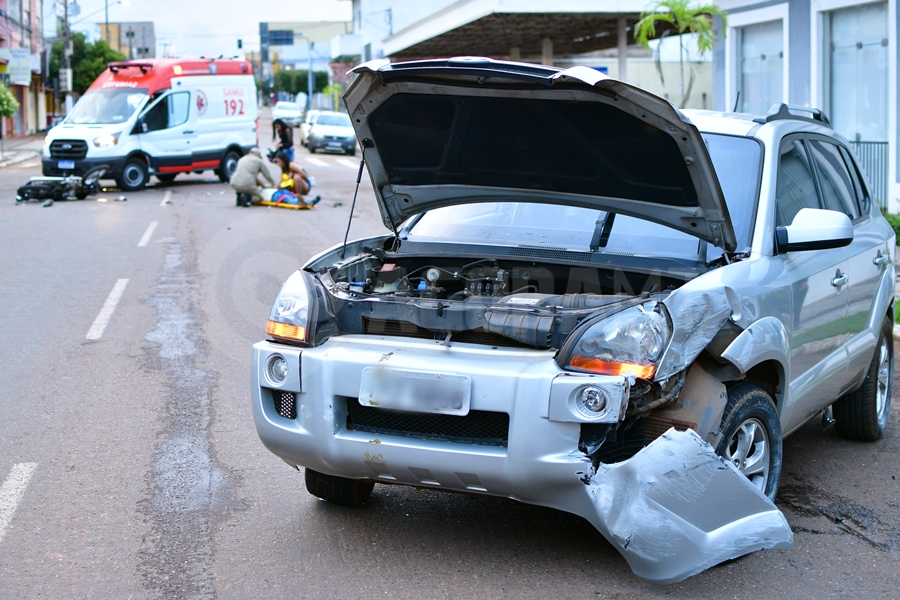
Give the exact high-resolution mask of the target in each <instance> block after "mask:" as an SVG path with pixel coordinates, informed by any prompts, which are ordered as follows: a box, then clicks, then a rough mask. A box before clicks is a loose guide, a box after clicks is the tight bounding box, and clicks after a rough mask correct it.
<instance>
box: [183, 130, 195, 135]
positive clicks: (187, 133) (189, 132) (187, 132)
mask: <svg viewBox="0 0 900 600" xmlns="http://www.w3.org/2000/svg"><path fill="white" fill-rule="evenodd" d="M181 133H183V134H184V135H189V134H191V133H194V130H193V129H189V130H187V131H182V132H181Z"/></svg>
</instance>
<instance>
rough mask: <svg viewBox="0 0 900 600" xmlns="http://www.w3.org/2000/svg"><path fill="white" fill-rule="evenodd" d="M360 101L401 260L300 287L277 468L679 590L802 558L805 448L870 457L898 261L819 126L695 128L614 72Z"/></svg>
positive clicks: (377, 252)
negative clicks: (586, 556)
mask: <svg viewBox="0 0 900 600" xmlns="http://www.w3.org/2000/svg"><path fill="white" fill-rule="evenodd" d="M355 72H356V75H357V78H356V80H355V81H354V83H353V84H352V85H351V86H350V88H349V89H348V90H347V92H346V94H345V102H346V105H347V107H348V109H349V112H350V115H351V116H352V121H353V126H354V128H355V129H356V132H357V135H358V138H359V140H360V144H361V146H362V147H364V148H365V149H366V154H365V159H366V163H367V165H368V173H369V176H370V178H371V181H372V185H373V189H374V192H375V196H376V198H377V201H378V205H379V209H380V212H381V215H382V218H383V220H384V224H385V226H386V228H387V230H388V231H389V232H390V233H389V234H387V235H383V236H379V237H373V238H368V239H363V240H358V241H355V242H350V243H347V244H344V245H338V246H335V247H334V248H331V249H330V250H326V251H325V252H323V253H322V254H320V255H318V256H316V257H314V258H312V259H311V260H309V261H308V262H307V263H306V264H305V265H304V266H303V267H302V268H300V269H299V270H298V271H296V272H295V273H294V274H293V275H291V276H290V278H288V280H287V281H286V282H285V283H284V286H283V287H282V289H281V291H280V293H279V294H278V296H277V298H276V299H275V302H274V305H273V307H272V311H271V314H270V316H269V320H268V322H267V325H266V333H267V339H266V340H265V341H262V342H259V343H258V344H256V345H254V347H253V364H254V366H253V374H252V379H253V381H252V396H253V411H254V419H255V423H256V428H257V431H258V433H259V437H260V439H261V440H262V442H263V444H264V445H265V446H266V447H267V448H268V449H269V450H271V451H272V452H273V453H275V454H276V455H278V456H279V457H280V458H282V459H283V460H284V461H285V462H287V463H288V464H289V465H291V466H296V467H298V468H299V467H304V469H305V480H306V486H307V489H308V490H309V492H310V493H312V494H313V495H315V496H317V497H319V498H323V499H325V500H328V501H329V502H334V503H337V504H342V505H347V506H353V505H357V504H360V503H362V502H364V501H365V500H366V499H367V498H368V497H369V495H370V494H371V493H372V491H373V487H374V484H375V483H386V484H402V485H410V486H416V487H424V488H430V489H435V490H448V491H456V492H465V493H474V494H485V495H493V496H502V497H508V498H513V499H516V500H520V501H522V502H526V503H531V504H537V505H542V506H548V507H554V508H557V509H560V510H564V511H568V512H572V513H575V514H578V515H581V516H583V517H585V518H586V519H587V520H588V521H590V522H591V523H592V524H593V525H594V526H595V527H596V528H597V529H598V530H599V531H600V532H601V533H602V534H603V535H604V536H605V537H606V538H607V539H608V540H609V542H610V543H612V544H613V545H614V546H615V547H616V548H617V549H618V550H619V551H620V552H621V553H622V555H623V556H624V557H625V558H626V560H627V561H628V563H629V565H630V566H631V568H632V569H633V570H634V572H635V573H636V574H637V575H639V576H640V577H642V578H645V579H648V580H651V581H655V582H672V581H678V580H680V579H683V578H685V577H688V576H690V575H692V574H695V573H697V572H699V571H701V570H703V569H706V568H708V567H710V566H712V565H714V564H717V563H719V562H722V561H723V560H727V559H730V558H734V557H737V556H740V555H742V554H746V553H748V552H752V551H755V550H759V549H765V548H790V547H791V546H792V534H791V531H790V528H789V526H788V524H787V522H786V520H785V519H784V516H783V515H782V514H781V513H780V511H778V509H777V508H776V507H775V505H774V504H773V503H772V500H773V499H774V498H775V494H776V492H777V488H778V481H779V477H780V474H781V467H782V439H783V438H784V437H785V436H786V435H789V434H790V433H792V432H794V431H796V430H797V429H798V428H800V427H801V426H803V425H804V424H805V423H807V422H808V421H810V420H811V419H814V418H816V417H817V416H821V415H822V413H823V411H828V410H829V407H830V410H831V411H832V412H833V418H834V421H835V427H836V430H837V432H838V433H839V434H840V435H842V436H844V437H846V438H848V439H853V440H876V439H878V438H879V437H881V435H882V433H883V432H884V429H885V426H886V424H887V417H888V413H889V409H890V399H891V390H892V385H893V384H892V374H893V361H894V356H893V343H892V328H893V314H894V311H893V304H894V277H895V273H894V252H895V239H894V233H893V231H892V229H891V227H890V226H889V225H888V224H887V222H886V221H885V220H884V218H883V217H882V216H881V213H880V211H879V208H878V206H877V204H876V202H875V201H874V198H873V196H872V192H871V186H870V185H869V183H868V182H867V180H866V177H865V174H864V173H863V171H862V169H861V168H860V166H859V163H858V161H857V160H856V158H855V157H854V155H853V153H852V152H850V150H849V149H848V145H847V141H846V140H845V139H843V138H842V137H840V136H839V135H838V134H836V133H835V132H834V131H833V130H832V129H831V127H830V126H829V123H828V120H827V118H826V117H825V116H824V115H823V114H822V113H821V112H820V111H817V110H811V109H804V108H792V107H788V106H784V105H782V106H779V107H776V108H775V109H773V111H772V112H771V113H770V114H768V115H764V116H754V115H746V114H734V113H727V114H726V113H716V112H710V111H683V112H682V111H679V110H677V109H675V108H674V107H673V106H672V105H671V104H669V103H668V102H667V101H665V100H663V99H662V98H659V97H656V96H653V95H652V94H650V93H648V92H646V91H643V90H640V89H638V88H635V87H633V86H630V85H627V84H625V83H622V82H619V81H616V80H614V79H610V78H608V77H607V76H605V75H603V74H601V73H598V72H597V71H594V70H592V69H588V68H584V67H574V68H570V69H567V70H560V69H556V68H552V67H543V66H524V65H521V64H509V63H503V62H497V61H492V60H487V59H450V60H434V61H420V62H411V63H395V64H390V63H388V62H387V61H375V62H371V63H366V64H364V65H361V66H359V67H357V68H356V69H355Z"/></svg>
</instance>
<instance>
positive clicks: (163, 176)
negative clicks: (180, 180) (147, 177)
mask: <svg viewBox="0 0 900 600" xmlns="http://www.w3.org/2000/svg"><path fill="white" fill-rule="evenodd" d="M177 176H178V173H157V174H156V178H157V179H159V180H160V182H162V183H172V182H173V181H175V178H176V177H177Z"/></svg>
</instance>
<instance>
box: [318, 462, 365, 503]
mask: <svg viewBox="0 0 900 600" xmlns="http://www.w3.org/2000/svg"><path fill="white" fill-rule="evenodd" d="M304 470H305V471H306V490H307V491H308V492H309V493H310V494H312V495H313V496H316V497H317V498H321V499H322V500H327V501H328V502H331V503H332V504H340V505H341V506H359V505H360V504H362V503H363V502H365V501H366V500H368V499H369V496H371V495H372V490H373V489H374V488H375V483H373V482H371V481H365V480H360V479H347V478H346V477H335V476H334V475H325V474H324V473H319V472H318V471H313V470H312V469H304Z"/></svg>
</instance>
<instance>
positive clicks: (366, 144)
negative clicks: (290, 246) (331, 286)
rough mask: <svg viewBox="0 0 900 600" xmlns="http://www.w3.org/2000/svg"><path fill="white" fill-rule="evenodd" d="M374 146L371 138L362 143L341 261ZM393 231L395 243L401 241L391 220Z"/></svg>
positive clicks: (345, 250)
mask: <svg viewBox="0 0 900 600" xmlns="http://www.w3.org/2000/svg"><path fill="white" fill-rule="evenodd" d="M373 146H374V144H373V143H372V140H370V139H369V138H365V139H364V140H363V141H362V158H361V159H360V161H359V171H358V172H357V173H356V189H354V190H353V204H351V205H350V216H349V217H348V218H347V231H346V232H344V245H343V247H341V260H344V254H346V253H347V237H348V236H349V235H350V224H351V223H353V211H354V210H355V209H356V196H357V194H359V182H360V181H362V172H363V167H365V166H366V148H372V147H373ZM391 229H393V230H394V242H395V243H396V241H397V240H398V239H399V236H398V235H397V226H396V225H394V220H393V219H391Z"/></svg>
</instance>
